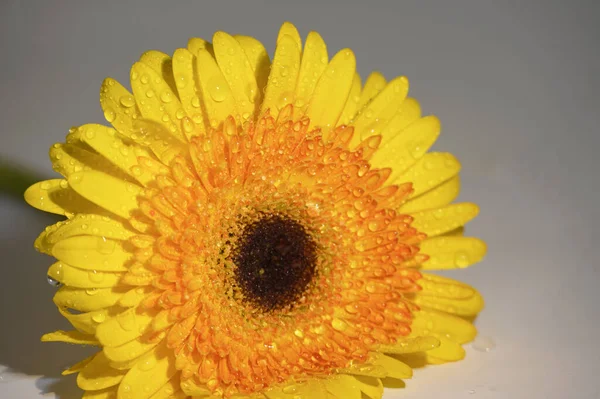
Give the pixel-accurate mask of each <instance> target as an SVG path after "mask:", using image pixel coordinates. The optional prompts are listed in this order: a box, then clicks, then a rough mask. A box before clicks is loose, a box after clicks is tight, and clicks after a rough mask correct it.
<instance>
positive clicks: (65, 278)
mask: <svg viewBox="0 0 600 399" xmlns="http://www.w3.org/2000/svg"><path fill="white" fill-rule="evenodd" d="M122 275H123V273H110V272H100V271H97V270H83V269H79V268H76V267H73V266H69V265H67V264H66V263H63V262H56V263H54V264H53V265H52V266H50V268H49V269H48V276H49V277H51V278H53V279H54V280H56V281H59V282H61V283H62V284H64V285H67V286H72V287H79V288H108V287H114V286H116V285H117V284H119V280H120V279H121V276H122Z"/></svg>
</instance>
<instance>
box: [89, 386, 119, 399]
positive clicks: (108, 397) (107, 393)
mask: <svg viewBox="0 0 600 399" xmlns="http://www.w3.org/2000/svg"><path fill="white" fill-rule="evenodd" d="M82 399H117V387H110V388H106V389H102V390H100V391H87V392H84V393H83V396H82Z"/></svg>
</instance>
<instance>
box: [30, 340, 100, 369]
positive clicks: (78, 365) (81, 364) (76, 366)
mask: <svg viewBox="0 0 600 399" xmlns="http://www.w3.org/2000/svg"><path fill="white" fill-rule="evenodd" d="M42 338H43V337H42ZM42 340H43V339H42ZM94 356H95V355H93V356H90V357H86V358H85V359H83V360H82V361H80V362H77V363H75V364H74V365H72V366H71V367H69V368H68V369H66V370H63V372H62V373H60V374H61V375H71V374H75V373H79V372H80V371H81V370H83V368H84V367H85V366H86V365H87V364H88V363H89V362H91V361H92V359H93V358H94Z"/></svg>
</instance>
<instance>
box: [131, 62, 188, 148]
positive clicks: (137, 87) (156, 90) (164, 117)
mask: <svg viewBox="0 0 600 399" xmlns="http://www.w3.org/2000/svg"><path fill="white" fill-rule="evenodd" d="M130 77H131V88H132V89H133V94H134V95H135V101H136V103H137V105H138V107H139V109H140V112H141V114H142V116H143V117H144V118H147V119H150V120H153V121H156V122H159V123H161V124H163V125H164V126H165V127H166V128H167V129H168V131H169V133H171V134H172V135H173V137H175V138H177V139H178V140H180V141H182V142H184V141H185V136H184V135H183V132H182V131H181V125H180V123H179V120H180V117H183V115H184V114H183V113H184V112H185V111H184V110H183V107H182V106H181V103H180V102H179V99H178V98H177V96H176V95H175V93H173V90H171V88H170V87H169V85H168V84H167V83H166V82H165V81H164V80H163V79H162V77H161V76H160V75H159V74H157V73H156V72H155V71H154V70H153V69H152V68H150V67H149V66H148V65H146V64H144V63H141V62H136V63H135V64H133V66H132V67H131V75H130ZM178 115H179V116H180V117H178Z"/></svg>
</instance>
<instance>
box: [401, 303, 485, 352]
mask: <svg viewBox="0 0 600 399" xmlns="http://www.w3.org/2000/svg"><path fill="white" fill-rule="evenodd" d="M411 329H412V332H411V334H412V336H427V335H433V336H434V337H436V338H437V339H440V340H441V338H442V337H445V338H449V339H451V340H452V341H454V342H457V343H461V344H462V343H465V342H469V341H471V340H472V339H473V338H475V336H476V335H477V329H476V328H475V326H473V324H472V323H470V322H469V321H467V320H464V319H461V318H460V317H457V316H453V315H450V314H447V313H444V312H438V311H436V310H430V309H421V310H419V311H417V312H414V313H413V320H412V323H411Z"/></svg>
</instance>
